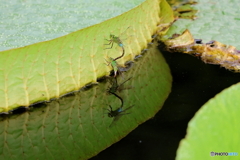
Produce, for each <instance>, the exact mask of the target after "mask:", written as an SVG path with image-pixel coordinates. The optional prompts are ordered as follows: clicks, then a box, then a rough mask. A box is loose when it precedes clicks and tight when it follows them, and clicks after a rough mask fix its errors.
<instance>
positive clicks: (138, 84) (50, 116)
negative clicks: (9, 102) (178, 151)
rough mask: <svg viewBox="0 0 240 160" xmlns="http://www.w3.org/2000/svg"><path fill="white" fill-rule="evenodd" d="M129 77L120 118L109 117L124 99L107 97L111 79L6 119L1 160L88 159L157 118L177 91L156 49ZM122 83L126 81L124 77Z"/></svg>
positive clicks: (134, 68) (135, 64)
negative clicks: (170, 95)
mask: <svg viewBox="0 0 240 160" xmlns="http://www.w3.org/2000/svg"><path fill="white" fill-rule="evenodd" d="M123 77H125V78H128V77H131V79H130V80H129V81H127V82H126V83H125V84H124V87H128V89H125V90H122V91H121V92H119V93H117V94H118V95H119V96H121V97H122V99H123V108H122V109H123V110H125V109H127V108H128V107H131V108H130V109H128V110H127V111H126V112H122V113H119V114H123V115H121V116H120V117H113V118H111V117H108V113H109V110H108V109H109V105H111V107H112V109H113V110H117V109H119V107H121V105H122V104H121V101H120V100H119V98H117V97H115V96H114V95H111V94H107V88H109V87H110V86H111V84H110V83H108V81H105V82H100V83H98V84H97V85H96V84H95V85H92V86H89V87H86V88H83V89H82V90H81V91H80V92H76V93H72V95H73V96H72V95H68V96H65V97H63V98H61V99H59V100H57V101H53V102H51V103H44V104H43V105H42V106H39V105H38V107H37V106H34V107H33V109H32V110H30V111H28V112H25V113H22V114H14V115H12V116H9V117H6V116H5V118H4V117H3V118H2V120H1V121H0V125H1V126H2V127H1V132H0V142H1V144H2V145H1V147H0V158H1V159H17V160H20V159H88V158H90V157H92V156H94V155H96V154H97V153H99V152H100V151H102V150H103V149H105V148H107V147H109V146H110V145H111V144H113V143H115V142H117V141H119V140H120V139H122V138H123V137H125V136H126V135H127V134H128V133H129V132H131V131H132V130H133V129H135V128H136V127H137V126H138V125H139V124H141V123H143V122H145V121H146V120H148V119H149V118H151V117H153V116H154V115H155V114H156V113H157V112H158V111H159V110H160V109H161V107H162V105H163V103H164V101H165V100H166V98H167V96H168V94H169V93H170V90H171V82H172V78H171V75H170V70H169V68H168V66H167V64H166V62H165V60H164V58H163V56H162V55H161V54H160V53H159V52H158V51H156V48H152V49H150V50H149V51H147V52H146V53H145V54H144V55H143V56H142V57H140V58H139V59H138V61H137V62H135V63H134V65H133V66H132V68H130V70H129V71H128V72H127V73H124V75H123ZM118 81H119V83H121V82H122V81H124V79H122V77H121V76H120V77H118Z"/></svg>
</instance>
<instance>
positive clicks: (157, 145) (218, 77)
mask: <svg viewBox="0 0 240 160" xmlns="http://www.w3.org/2000/svg"><path fill="white" fill-rule="evenodd" d="M163 55H164V57H165V59H166V61H167V63H168V64H169V66H170V69H171V72H172V76H173V86H172V92H171V94H170V96H169V97H168V99H167V100H166V102H165V104H164V106H163V108H162V109H161V110H160V111H159V112H158V113H157V114H156V116H155V117H153V118H152V119H150V120H148V121H147V122H145V123H143V124H141V125H140V126H139V127H138V128H136V129H135V130H134V131H133V132H131V133H130V134H129V135H128V136H126V137H125V138H123V139H122V140H121V141H119V142H118V143H116V144H113V145H112V146H110V147H109V148H107V149H105V150H104V151H102V152H101V153H99V154H98V155H97V156H95V157H93V158H91V160H108V159H111V160H112V159H114V160H134V159H138V160H146V159H148V160H156V159H157V160H160V159H164V160H173V159H175V157H176V151H177V148H178V145H179V142H180V140H181V139H183V138H184V137H185V135H186V129H187V124H188V122H189V121H190V120H191V118H192V117H193V116H194V114H195V113H196V112H197V111H198V110H199V108H200V107H201V106H202V105H203V104H204V103H206V102H207V101H208V100H209V99H210V98H212V97H214V96H215V95H216V94H217V93H219V92H221V91H222V90H223V89H225V88H227V87H229V86H231V85H232V84H235V83H237V82H239V81H240V74H239V73H233V72H230V71H227V70H226V69H224V68H220V66H218V65H208V64H205V63H204V62H202V61H201V60H199V59H197V58H195V57H193V56H190V55H186V54H181V53H168V52H164V53H163Z"/></svg>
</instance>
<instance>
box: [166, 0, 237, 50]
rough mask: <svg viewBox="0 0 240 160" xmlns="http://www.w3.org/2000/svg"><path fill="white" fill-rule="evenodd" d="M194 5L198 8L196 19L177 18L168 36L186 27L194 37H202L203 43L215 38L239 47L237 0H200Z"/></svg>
mask: <svg viewBox="0 0 240 160" xmlns="http://www.w3.org/2000/svg"><path fill="white" fill-rule="evenodd" d="M197 2H198V3H197V4H196V5H194V9H196V10H198V13H197V15H196V16H197V17H198V18H197V19H196V20H194V21H193V20H188V19H179V20H178V21H176V23H174V24H173V25H172V27H171V28H170V29H169V32H168V33H167V34H168V37H171V35H172V34H174V33H179V34H181V33H182V32H183V31H184V30H185V29H188V30H189V31H190V32H191V33H192V35H193V37H194V38H198V39H202V40H203V41H204V42H205V43H206V42H209V41H210V40H216V41H219V42H221V43H224V44H226V45H232V46H235V47H236V48H238V49H240V44H239V41H240V37H239V36H238V33H239V26H240V20H239V15H240V10H239V8H238V7H236V6H237V4H238V3H239V2H238V1H237V0H232V1H221V2H219V1H209V0H200V1H197Z"/></svg>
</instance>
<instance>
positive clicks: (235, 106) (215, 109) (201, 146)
mask: <svg viewBox="0 0 240 160" xmlns="http://www.w3.org/2000/svg"><path fill="white" fill-rule="evenodd" d="M239 91H240V84H236V85H233V86H231V87H230V88H228V89H226V90H224V91H223V92H221V93H219V94H218V95H216V97H214V98H212V99H211V100H209V101H208V102H207V103H206V104H205V105H204V106H203V107H202V108H201V109H200V110H199V111H198V112H197V113H196V115H195V116H194V118H193V119H192V120H191V121H190V122H189V125H188V130H187V136H186V138H185V139H183V140H182V141H181V142H180V146H179V148H178V151H177V158H176V159H177V160H188V159H195V160H202V159H213V158H214V159H216V158H217V159H239V154H240V144H239V141H240V137H239V133H240V125H239V122H240V116H239V114H240V108H239V103H240V102H239V96H238V95H239ZM238 102H239V103H238ZM211 152H214V153H212V154H214V156H215V157H212V156H211ZM221 152H223V154H226V152H227V153H228V154H229V156H219V155H218V156H217V155H216V153H217V154H222V153H221ZM233 152H234V153H233ZM235 153H236V155H237V154H238V156H236V155H235V156H230V154H235Z"/></svg>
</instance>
